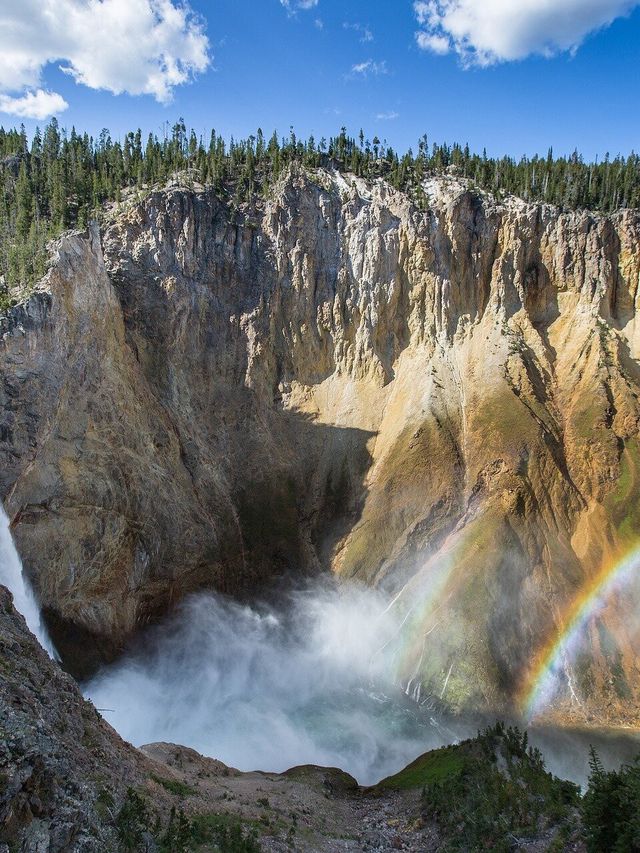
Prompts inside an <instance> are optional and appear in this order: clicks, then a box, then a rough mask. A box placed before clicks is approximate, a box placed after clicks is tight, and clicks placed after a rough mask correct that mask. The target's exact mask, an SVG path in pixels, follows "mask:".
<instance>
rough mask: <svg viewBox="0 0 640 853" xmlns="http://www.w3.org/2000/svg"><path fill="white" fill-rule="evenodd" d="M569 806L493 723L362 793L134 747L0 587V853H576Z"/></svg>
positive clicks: (567, 795)
mask: <svg viewBox="0 0 640 853" xmlns="http://www.w3.org/2000/svg"><path fill="white" fill-rule="evenodd" d="M576 803H577V794H576V789H575V786H573V785H572V784H571V783H568V782H561V781H559V780H557V779H554V778H553V777H551V776H550V775H549V774H547V773H546V772H545V771H544V769H543V767H542V763H541V760H540V759H539V757H538V756H536V754H535V753H531V752H528V751H527V749H526V744H525V743H524V742H523V739H522V737H521V736H519V735H517V734H516V733H514V732H512V731H511V730H504V729H503V728H501V727H496V728H495V729H493V730H491V731H489V732H486V733H485V734H483V735H481V736H479V738H477V739H474V740H472V741H467V742H465V743H462V744H460V745H459V746H453V747H448V748H445V749H442V750H437V751H435V752H431V753H427V754H425V755H424V756H422V757H421V758H419V759H418V760H417V761H415V762H414V763H413V764H411V765H409V767H407V768H406V769H405V770H403V771H402V772H400V773H398V774H397V775H395V776H393V777H390V778H389V779H386V780H383V781H382V782H381V783H379V784H378V785H377V786H375V787H374V788H369V789H363V788H359V787H358V785H357V783H356V781H355V780H354V779H353V778H352V777H350V776H349V775H348V774H346V773H344V772H342V771H341V770H337V769H331V768H321V767H312V766H303V767H296V768H293V769H291V770H289V771H287V772H285V773H282V774H275V773H259V772H254V773H241V772H239V771H237V770H234V769H232V768H229V767H226V766H225V765H223V764H221V763H220V762H218V761H215V760H212V759H207V758H203V757H202V756H200V755H198V754H197V753H196V752H194V751H193V750H190V749H186V748H184V747H181V746H176V745H172V744H153V745H150V746H147V747H144V748H143V749H142V750H136V749H134V748H133V747H131V746H130V745H128V744H126V743H124V742H123V741H122V740H121V738H120V737H119V736H118V735H117V734H116V733H115V732H114V731H113V729H111V727H110V726H108V725H107V724H106V723H105V722H104V721H103V720H102V718H101V717H100V716H99V714H98V713H97V711H96V710H95V708H94V707H93V706H92V705H91V704H90V703H88V702H86V701H85V700H84V699H83V698H82V696H81V694H80V692H79V690H78V688H77V686H76V684H75V682H74V681H73V680H72V679H71V678H70V677H69V676H68V675H66V674H64V673H63V672H62V671H61V670H60V668H59V667H58V665H57V664H56V663H54V662H53V661H51V660H50V659H49V657H48V656H47V655H46V654H45V653H44V652H43V651H42V649H41V648H40V647H39V645H38V644H37V642H36V640H35V638H34V637H33V636H32V635H31V634H30V633H29V631H28V630H27V628H26V625H25V623H24V620H23V619H22V617H21V616H20V615H19V614H18V613H17V612H16V611H15V609H14V608H13V604H12V600H11V596H10V594H9V593H8V591H7V590H6V589H5V588H4V587H0V851H2V853H6V851H7V850H9V851H12V853H13V851H20V853H63V851H65V853H66V851H69V852H70V853H76V852H77V853H80V851H82V853H94V851H95V853H110V851H113V853H115V851H157V853H184V851H198V850H199V851H221V852H222V853H254V852H255V853H258V851H260V850H264V851H290V850H300V851H309V853H311V851H354V853H355V851H369V850H371V851H390V850H406V851H415V853H418V851H421V853H425V851H436V850H442V849H480V848H481V847H482V848H484V847H485V846H486V845H487V844H491V846H494V847H495V846H498V847H499V849H516V848H514V844H516V847H517V849H520V850H530V851H533V850H543V849H550V845H555V846H554V847H553V849H555V850H578V849H582V848H581V847H580V842H579V832H580V826H579V818H578V812H577V810H576ZM500 844H502V845H503V846H502V847H500ZM504 844H507V845H508V847H504ZM443 845H444V846H443ZM478 845H480V846H478Z"/></svg>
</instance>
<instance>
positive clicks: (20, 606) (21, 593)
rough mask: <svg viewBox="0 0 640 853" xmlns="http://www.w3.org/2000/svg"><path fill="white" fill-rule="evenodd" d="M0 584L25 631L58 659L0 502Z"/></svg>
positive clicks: (50, 654)
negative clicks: (10, 596) (26, 629)
mask: <svg viewBox="0 0 640 853" xmlns="http://www.w3.org/2000/svg"><path fill="white" fill-rule="evenodd" d="M0 584H2V585H3V586H6V587H7V589H8V590H9V591H10V592H11V594H12V595H13V603H14V605H15V608H16V610H17V611H18V612H19V613H21V614H22V615H23V616H24V620H25V622H26V623H27V626H28V627H29V630H30V631H31V632H32V633H33V634H34V635H35V636H36V638H37V640H38V642H39V643H40V645H41V646H42V648H43V649H44V650H45V651H46V652H47V654H48V655H49V656H50V657H52V658H53V659H54V660H57V659H58V655H57V654H56V650H55V647H54V645H53V643H52V642H51V638H50V637H49V634H48V633H47V629H46V628H45V626H44V624H43V622H42V616H41V614H40V608H39V606H38V602H37V601H36V597H35V595H34V592H33V589H32V588H31V584H30V583H29V581H28V580H27V578H26V577H25V574H24V572H23V571H22V562H21V561H20V556H19V554H18V552H17V550H16V546H15V544H14V542H13V538H12V536H11V529H10V527H9V519H8V518H7V514H6V513H5V511H4V509H3V508H2V504H0Z"/></svg>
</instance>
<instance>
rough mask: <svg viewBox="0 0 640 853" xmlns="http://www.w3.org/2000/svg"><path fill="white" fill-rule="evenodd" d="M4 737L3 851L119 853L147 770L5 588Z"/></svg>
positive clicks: (0, 593)
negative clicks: (124, 810) (125, 808)
mask: <svg viewBox="0 0 640 853" xmlns="http://www.w3.org/2000/svg"><path fill="white" fill-rule="evenodd" d="M0 735H1V737H0V848H3V844H9V845H11V848H10V849H12V850H13V849H16V850H17V849H20V850H24V851H29V853H31V851H34V853H35V851H41V850H47V851H51V853H54V851H63V850H64V851H80V850H82V851H86V853H88V851H96V853H98V851H99V852H100V853H103V851H108V850H117V849H118V847H119V845H118V843H117V833H116V827H115V815H116V814H117V811H118V808H119V805H120V804H121V803H122V800H123V799H124V796H125V793H126V790H127V785H136V784H139V783H141V782H142V781H143V780H144V778H145V775H148V773H149V768H150V766H151V762H149V761H147V760H146V759H145V758H144V756H142V755H140V754H139V753H137V752H136V751H135V750H134V749H133V748H132V747H130V746H128V745H127V744H125V743H124V742H123V741H122V740H121V739H120V738H119V737H118V735H117V734H116V733H115V732H114V731H113V729H111V728H110V727H109V726H108V725H106V723H105V722H104V721H103V720H102V718H101V717H100V716H99V715H98V713H97V711H96V710H95V708H94V707H93V706H92V705H90V704H89V703H87V702H85V701H84V699H83V698H82V696H81V695H80V691H79V690H78V687H77V685H76V684H75V682H74V681H73V680H72V679H71V678H70V677H69V676H68V675H65V674H64V673H63V672H61V671H60V669H59V667H58V666H57V664H55V663H53V661H51V660H50V659H49V657H48V656H47V654H46V653H45V652H44V651H43V650H42V649H41V648H40V646H39V645H38V643H37V642H36V640H35V638H34V637H33V636H32V635H31V634H30V633H29V631H28V630H27V627H26V625H25V623H24V620H23V619H22V617H21V616H20V615H19V614H18V613H16V611H15V610H14V608H13V605H12V600H11V596H10V594H9V592H8V591H7V590H6V589H5V587H1V586H0ZM4 849H5V850H6V849H7V848H6V847H4Z"/></svg>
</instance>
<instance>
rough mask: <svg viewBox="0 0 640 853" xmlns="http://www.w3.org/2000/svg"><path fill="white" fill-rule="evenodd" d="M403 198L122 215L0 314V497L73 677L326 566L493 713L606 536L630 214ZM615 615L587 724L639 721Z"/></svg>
mask: <svg viewBox="0 0 640 853" xmlns="http://www.w3.org/2000/svg"><path fill="white" fill-rule="evenodd" d="M426 189H427V192H428V196H429V199H430V203H429V209H428V210H427V211H420V210H418V209H417V208H416V207H415V206H413V204H412V203H411V202H410V200H409V199H408V198H407V197H406V196H404V195H402V194H401V193H398V192H396V191H394V190H393V189H391V188H390V187H389V186H388V185H386V184H385V183H384V182H382V181H378V182H376V183H374V184H367V183H365V182H364V181H361V180H358V179H352V178H351V176H346V177H345V176H341V175H339V174H336V173H331V172H325V171H319V172H318V173H316V174H314V175H307V174H305V173H303V172H302V171H297V170H296V171H293V172H292V173H290V174H289V175H288V176H287V177H286V178H285V179H284V180H282V182H281V183H280V184H279V185H278V186H277V187H276V188H275V189H274V191H273V193H272V195H271V197H270V198H269V199H268V200H266V201H265V202H256V204H255V205H252V206H247V207H245V208H243V209H242V210H241V211H235V212H233V211H232V210H230V208H229V206H228V205H227V204H226V203H225V202H224V201H221V200H220V199H219V198H218V197H216V196H215V194H214V193H213V192H210V191H207V190H203V189H196V190H188V189H185V188H180V187H174V188H171V189H168V190H165V191H162V192H154V193H151V194H149V195H148V196H147V197H146V198H144V200H142V201H135V200H133V199H131V200H129V201H127V202H126V203H125V204H123V205H122V206H120V208H119V209H117V210H114V211H113V212H112V214H111V215H110V216H109V218H108V220H107V223H106V225H105V226H104V228H103V230H102V233H98V231H97V229H95V228H94V229H93V230H91V231H90V232H89V233H88V234H77V233H74V234H71V235H69V236H67V237H65V238H63V239H62V240H60V241H59V242H58V244H57V247H56V257H55V261H54V264H53V266H52V268H51V270H50V272H49V273H48V275H47V276H46V277H45V279H44V280H43V282H42V283H41V285H40V286H39V287H38V289H37V291H36V292H35V293H34V294H33V295H32V296H31V298H30V299H29V300H28V301H27V302H25V303H24V304H22V305H19V306H17V307H16V308H14V309H12V310H11V311H10V312H9V313H8V314H7V315H6V316H4V317H3V318H1V319H0V370H1V373H2V385H1V386H0V495H1V496H2V497H3V499H4V502H5V506H6V508H7V511H8V513H9V515H10V517H11V519H12V524H13V533H14V536H15V538H16V542H17V545H18V549H19V551H20V553H21V556H22V558H23V562H24V565H25V567H26V569H27V571H28V573H29V575H30V577H31V578H32V579H33V582H34V584H35V586H36V588H37V590H38V593H39V596H40V599H41V600H42V602H43V604H44V607H45V612H46V616H47V619H48V623H49V626H50V628H51V631H52V633H53V635H54V639H55V640H56V642H57V644H58V647H59V648H60V649H61V651H62V653H63V655H64V657H65V658H66V659H67V662H68V663H70V664H71V665H72V668H74V670H75V671H76V672H78V673H80V674H82V673H84V672H88V671H90V670H91V669H92V668H93V667H95V665H96V664H97V663H98V662H99V661H100V660H102V659H104V658H108V657H109V656H112V655H114V654H116V653H117V651H118V650H119V649H120V648H121V647H122V644H123V643H124V642H125V641H126V640H127V638H128V637H130V636H131V635H132V634H133V633H134V632H135V631H136V630H137V629H138V628H139V627H140V626H141V625H143V624H144V623H145V622H146V621H148V620H149V619H152V618H155V617H156V616H158V615H161V614H162V613H164V612H165V611H166V610H167V609H168V608H169V607H170V606H171V604H172V602H174V601H175V600H177V599H178V598H179V597H181V596H183V595H184V594H186V593H187V592H189V591H191V590H195V589H198V588H202V587H212V588H216V589H220V590H223V591H225V592H230V593H233V594H242V593H243V592H247V591H249V590H251V589H254V588H255V587H256V585H257V584H259V583H260V582H262V581H264V580H266V579H268V578H270V577H273V576H274V575H277V574H282V573H291V572H298V573H299V572H302V571H317V570H319V569H320V568H323V567H324V568H331V569H332V570H333V571H334V572H336V573H337V574H339V575H340V576H342V577H344V578H355V579H359V580H362V581H364V582H366V583H369V584H375V585H377V586H380V587H381V588H382V589H384V590H385V591H386V592H387V593H388V595H389V598H390V600H392V599H395V604H394V606H396V607H398V608H400V609H401V610H404V612H405V613H406V617H407V618H406V628H407V633H406V636H405V638H404V639H403V651H402V656H401V660H400V676H401V678H402V679H403V683H405V684H407V686H408V687H410V689H411V691H412V692H416V691H417V693H416V695H420V696H425V695H428V694H429V693H435V694H437V695H438V696H440V695H441V693H442V694H443V695H444V698H445V701H449V702H450V704H452V705H453V706H454V707H460V706H463V705H465V704H473V705H474V706H481V707H498V706H504V705H505V704H509V703H511V702H512V701H514V700H515V698H516V697H517V696H518V695H519V694H520V693H521V691H522V685H523V682H524V681H526V676H527V673H528V671H529V669H530V667H531V661H532V659H533V658H534V657H535V655H536V654H537V653H538V652H539V651H540V650H541V649H543V648H544V646H545V644H546V643H547V642H548V640H549V637H552V636H553V635H554V634H555V633H557V631H558V630H559V627H560V626H561V625H562V620H563V614H565V613H566V612H567V608H568V607H569V605H570V603H571V602H572V601H574V600H576V599H577V598H578V597H579V596H580V595H581V594H582V593H583V591H584V590H585V589H587V588H588V587H589V585H590V584H591V583H592V581H593V579H594V578H595V577H596V576H597V575H598V573H599V572H601V570H602V567H603V565H606V564H607V563H612V562H615V560H617V559H619V558H620V556H621V555H622V554H623V553H625V552H627V551H628V550H629V549H630V548H632V547H633V546H634V544H635V540H636V538H637V534H636V530H637V518H638V515H637V513H638V500H639V497H640V492H639V483H638V473H637V466H638V463H639V459H640V457H639V455H638V423H639V418H640V407H639V402H638V392H639V380H640V361H639V359H640V332H639V330H638V328H637V322H636V317H637V300H638V285H639V275H640V214H638V213H637V212H635V211H625V212H623V213H620V214H616V215H613V216H610V217H605V216H599V215H595V214H591V213H588V212H574V213H561V212H559V211H558V210H557V209H555V208H551V207H548V206H540V205H529V204H526V203H524V202H522V201H520V200H517V199H508V200H506V201H505V202H502V203H496V202H495V201H493V200H492V199H491V198H489V197H488V196H485V195H479V194H477V193H473V192H471V191H470V190H469V189H468V188H467V187H465V186H463V185H461V184H459V183H457V182H456V181H455V180H452V179H449V178H442V179H437V180H435V179H434V180H432V181H430V182H429V183H428V185H427V187H426ZM630 606H631V605H630V602H629V601H628V600H625V598H624V596H622V597H621V598H620V600H616V601H612V602H611V603H610V605H609V607H608V608H607V610H606V612H605V613H603V614H600V616H599V620H598V626H597V630H595V629H594V631H593V632H592V647H591V649H590V654H589V659H588V662H587V664H586V665H584V666H582V667H581V668H580V671H579V672H576V673H575V678H576V684H577V687H578V688H579V690H580V691H581V692H580V696H581V700H580V703H579V707H576V708H575V709H574V710H575V711H576V713H578V712H579V713H580V714H582V715H583V716H585V717H587V718H589V719H595V718H598V719H602V720H604V719H607V720H610V721H613V720H630V719H633V718H634V715H636V714H637V711H636V710H635V709H636V708H637V701H636V700H637V697H638V694H639V691H640V679H639V678H638V672H637V670H636V665H635V658H636V653H637V651H638V649H636V648H635V647H634V638H633V635H632V633H631V631H630V629H629V627H628V625H629V624H630V623H629V621H628V620H627V616H628V613H627V610H626V608H629V607H630ZM444 688H446V693H445V692H444Z"/></svg>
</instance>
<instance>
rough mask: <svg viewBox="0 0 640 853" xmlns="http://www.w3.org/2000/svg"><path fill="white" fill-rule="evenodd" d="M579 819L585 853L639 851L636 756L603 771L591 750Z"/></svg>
mask: <svg viewBox="0 0 640 853" xmlns="http://www.w3.org/2000/svg"><path fill="white" fill-rule="evenodd" d="M590 755H591V759H590V761H589V767H590V770H591V773H590V775H589V784H588V787H587V792H586V794H585V796H584V799H583V801H582V820H583V823H584V830H585V836H586V842H587V850H588V851H589V853H609V851H611V853H634V851H640V756H637V757H636V759H635V761H634V762H633V764H624V765H623V766H622V767H621V768H620V770H610V771H607V770H605V769H604V767H603V766H602V762H601V761H600V759H599V757H598V754H597V752H596V751H595V749H594V748H593V747H591V751H590Z"/></svg>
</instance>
